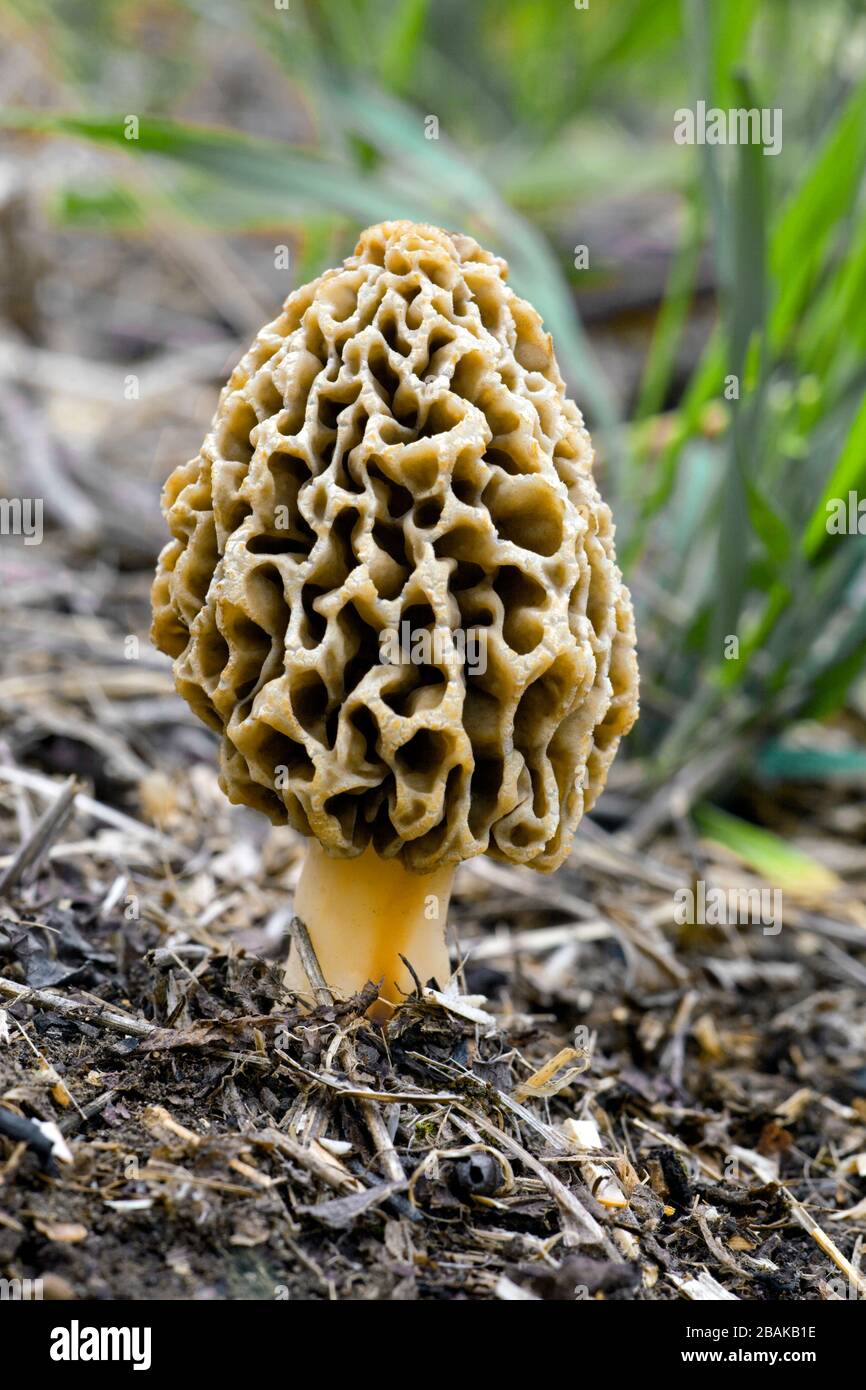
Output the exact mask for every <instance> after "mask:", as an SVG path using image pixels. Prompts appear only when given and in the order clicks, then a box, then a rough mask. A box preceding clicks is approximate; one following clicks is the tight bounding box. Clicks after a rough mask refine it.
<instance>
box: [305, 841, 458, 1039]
mask: <svg viewBox="0 0 866 1390" xmlns="http://www.w3.org/2000/svg"><path fill="white" fill-rule="evenodd" d="M453 878H454V866H453V865H452V864H449V865H446V866H445V867H444V868H441V869H436V870H434V872H433V873H430V874H415V873H410V872H409V870H408V869H405V868H404V867H403V865H402V863H401V862H400V860H399V859H380V857H379V855H378V854H376V852H375V851H374V850H373V849H366V850H364V852H363V854H361V855H359V856H358V857H357V858H355V859H337V858H335V857H334V856H332V855H329V854H326V853H325V851H324V850H323V849H322V847H321V845H319V844H318V842H317V841H315V840H313V841H312V842H311V844H310V847H309V849H308V850H307V858H306V860H305V862H304V867H303V869H302V870H301V877H300V879H299V881H298V886H297V889H296V891H295V912H296V914H297V916H298V917H300V919H301V921H302V922H303V923H304V925H305V926H306V928H307V931H308V932H309V935H310V940H311V942H312V945H313V949H314V951H315V953H316V956H317V958H318V961H319V965H320V966H321V969H322V974H323V975H324V977H325V980H326V982H327V984H328V986H329V987H330V988H331V989H332V990H333V992H334V994H335V995H337V996H341V997H347V996H349V995H352V994H356V993H357V992H358V990H360V989H361V988H363V986H364V985H365V984H366V983H367V981H368V980H372V981H374V983H379V982H380V981H381V983H379V1001H378V1003H377V1004H375V1005H374V1006H373V1008H372V1009H371V1010H370V1013H371V1015H373V1016H374V1017H378V1018H385V1017H388V1016H389V1015H390V1014H391V1012H392V1007H393V1005H394V1004H398V1003H400V1002H401V1001H402V1000H403V999H404V998H405V997H406V995H407V994H410V993H411V992H412V991H413V989H414V988H415V982H414V980H413V979H412V976H411V974H410V973H409V971H408V970H407V969H406V966H405V965H404V964H403V962H402V960H401V959H400V957H401V956H405V957H406V959H407V960H408V961H409V962H410V963H411V965H412V969H413V970H414V971H415V974H416V975H417V976H418V979H419V980H420V981H421V983H422V984H426V983H427V981H428V980H429V979H430V978H431V977H433V978H435V979H436V980H437V981H438V982H439V984H440V985H444V984H445V982H446V981H447V979H448V976H449V975H450V973H451V970H450V966H449V964H448V948H447V946H446V943H445V923H446V919H447V916H448V900H449V898H450V896H451V884H452V880H453ZM286 985H287V986H288V988H289V989H291V990H294V991H295V992H296V993H297V994H299V995H301V996H302V997H303V998H305V999H311V998H312V989H311V986H310V982H309V980H308V979H307V975H306V972H305V971H304V967H303V965H302V963H301V960H300V957H299V955H298V951H297V949H296V948H295V947H294V945H293V947H292V950H291V953H290V955H289V962H288V965H287V967H286Z"/></svg>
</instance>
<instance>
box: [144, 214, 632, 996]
mask: <svg viewBox="0 0 866 1390" xmlns="http://www.w3.org/2000/svg"><path fill="white" fill-rule="evenodd" d="M506 275H507V266H506V264H505V262H504V261H502V260H499V259H498V258H497V257H495V256H493V255H491V254H490V253H489V252H487V251H484V250H482V249H481V248H480V247H479V246H478V245H477V244H476V243H475V242H474V241H473V240H472V239H471V238H469V237H467V236H459V235H451V234H448V233H446V232H444V231H441V230H439V228H437V227H428V226H418V225H415V224H413V223H411V222H386V223H384V224H383V225H381V226H378V227H371V228H370V229H369V230H368V231H366V232H365V233H364V234H363V236H362V237H361V239H360V241H359V243H358V246H357V248H356V251H355V254H354V256H352V257H351V258H350V259H349V260H347V261H346V262H345V263H344V264H343V265H342V266H341V267H339V268H338V269H336V270H329V271H326V272H325V274H324V275H322V276H320V278H319V279H318V280H315V281H314V282H313V283H312V284H310V285H305V286H304V287H303V289H299V290H297V291H296V292H295V293H294V294H292V295H290V296H289V298H288V299H287V301H286V303H285V306H284V308H283V311H282V313H281V314H280V315H279V317H278V318H276V319H275V320H274V322H273V323H270V324H268V325H267V326H266V327H265V328H263V329H262V331H261V333H260V334H259V336H258V338H257V339H256V341H255V343H254V344H253V346H252V348H251V349H250V351H249V352H248V353H247V354H246V356H245V357H244V358H243V360H242V361H241V362H240V364H239V365H238V367H236V369H235V371H234V372H233V373H232V376H231V378H230V380H229V382H228V384H227V385H226V386H225V388H224V389H223V392H222V395H221V396H220V400H219V405H218V408H217V412H216V415H215V417H214V421H213V425H212V428H211V431H210V433H209V434H208V436H207V438H206V440H205V442H204V444H203V446H202V450H201V453H200V455H199V457H198V458H196V459H194V460H193V461H192V462H190V463H188V464H185V465H184V466H182V467H180V468H178V469H176V471H175V472H174V473H173V474H172V476H171V478H170V479H169V481H168V483H167V485H166V489H165V494H164V509H165V512H166V516H167V519H168V523H169V527H170V529H171V533H172V536H173V539H172V540H171V541H170V543H169V544H168V545H167V546H166V548H165V549H164V551H163V552H162V555H161V556H160V560H159V568H158V571H157V576H156V580H155V583H154V589H153V609H154V620H153V637H154V640H155V642H156V644H157V645H158V646H159V647H161V648H162V650H163V651H165V652H168V653H169V654H170V655H171V656H172V657H173V658H174V672H175V678H176V681H177V686H178V689H179V691H180V692H181V694H182V695H184V697H185V698H186V699H187V700H188V702H189V704H190V706H191V707H192V709H193V710H194V711H195V712H196V714H198V715H199V716H200V718H201V719H203V720H204V722H205V723H206V724H209V725H210V726H211V727H212V728H213V729H215V730H216V731H217V732H218V733H219V734H220V737H221V745H220V749H221V784H222V786H223V788H224V790H225V791H226V793H227V794H228V796H229V799H230V800H231V801H233V802H239V803H244V804H246V805H248V806H253V807H256V808H257V809H259V810H261V811H263V812H264V813H265V814H266V815H267V816H269V817H270V819H271V820H272V821H274V822H275V823H277V824H285V823H288V824H289V825H291V826H293V827H294V828H295V829H296V830H298V831H300V832H301V834H303V835H305V836H309V837H312V842H311V846H310V848H309V850H308V854H307V858H306V861H305V865H304V868H303V870H302V873H301V878H300V882H299V884H298V889H297V894H296V911H297V913H298V915H299V916H300V917H301V918H302V919H303V921H304V922H305V924H306V927H307V929H308V931H309V933H310V937H311V940H312V944H313V947H314V949H315V952H316V955H317V957H318V960H319V963H320V965H321V967H322V971H323V973H324V976H325V979H326V980H327V982H328V984H329V986H331V987H332V988H333V989H334V990H335V991H337V992H338V993H343V994H351V993H353V992H355V991H356V990H358V989H360V988H361V987H362V986H363V985H364V984H365V982H366V981H368V980H373V981H376V982H378V981H381V985H380V999H381V1001H383V1006H384V1004H392V1003H395V1002H398V1001H399V1000H400V999H401V998H402V997H404V995H405V992H407V991H409V990H411V989H412V988H413V975H412V973H411V972H410V971H409V970H408V969H407V968H406V966H405V964H404V963H403V960H401V957H403V958H405V960H406V961H408V962H409V964H410V965H411V967H412V971H413V972H414V976H415V977H417V978H418V979H420V980H421V981H422V982H426V981H427V980H429V979H430V978H431V977H435V978H436V979H437V980H438V981H439V983H440V984H444V982H445V980H446V978H447V976H448V974H449V965H448V954H447V950H446V945H445V918H446V912H447V907H448V898H449V894H450V885H451V879H452V876H453V872H454V869H455V867H456V865H457V864H459V863H460V862H461V861H462V860H465V859H469V858H470V857H472V856H473V855H476V854H490V855H493V856H494V857H496V858H498V859H503V860H507V861H509V862H510V863H513V864H528V865H531V866H532V867H533V868H536V869H542V870H545V871H549V870H552V869H556V868H557V867H558V866H559V865H560V864H561V863H562V862H563V860H564V859H565V858H566V857H567V855H568V853H569V849H570V846H571V842H572V839H573V836H574V832H575V829H576V827H577V824H578V822H579V821H580V818H581V816H582V815H583V813H584V811H586V810H588V809H589V808H590V807H591V806H592V805H593V803H594V801H595V800H596V798H597V797H598V795H599V793H600V791H601V790H602V788H603V786H604V783H605V780H606V777H607V771H608V768H609V767H610V764H611V761H612V759H613V757H614V754H615V752H616V749H617V745H618V744H619V740H620V737H621V736H622V735H623V734H625V733H627V732H628V730H629V729H630V728H631V726H632V724H633V722H634V720H635V718H636V715H637V662H636V657H635V633H634V621H633V616H632V607H631V601H630V598H629V593H628V590H627V589H626V588H625V586H624V584H623V582H622V576H621V574H620V572H619V570H618V568H617V565H616V559H615V555H614V546H613V525H612V522H611V515H610V511H609V509H608V508H607V506H606V505H605V504H604V503H603V502H602V500H601V498H600V497H599V494H598V491H597V489H596V486H595V483H594V481H593V478H592V451H591V444H590V440H589V436H588V434H587V432H586V430H585V428H584V425H583V420H582V417H581V415H580V412H579V410H578V409H577V407H576V406H575V405H574V404H573V403H572V402H571V401H570V400H569V399H568V398H567V397H566V395H565V390H564V386H563V382H562V378H561V376H560V373H559V369H558V367H557V363H556V359H555V357H554V354H553V348H552V343H551V339H550V335H549V334H547V333H545V332H544V330H543V328H542V325H541V320H540V318H539V316H538V314H537V313H536V312H535V310H534V309H533V308H532V307H531V306H530V305H529V304H527V303H526V302H525V301H524V300H522V299H519V298H518V297H517V296H516V295H515V294H514V293H513V291H512V290H511V289H510V288H509V287H508V285H507V284H506ZM287 979H288V982H289V983H290V985H291V987H292V988H294V989H296V990H298V991H299V992H300V993H301V994H304V995H307V996H309V995H310V993H311V989H310V983H309V981H308V980H307V978H306V975H305V973H304V971H303V968H302V967H301V964H300V962H299V961H298V959H297V953H296V951H294V950H293V951H292V952H291V956H290V964H289V968H288V972H287Z"/></svg>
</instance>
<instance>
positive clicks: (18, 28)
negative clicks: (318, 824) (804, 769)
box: [3, 0, 866, 781]
mask: <svg viewBox="0 0 866 1390" xmlns="http://www.w3.org/2000/svg"><path fill="white" fill-rule="evenodd" d="M5 9H6V13H7V17H8V18H9V19H10V20H11V23H12V30H13V36H17V38H18V40H19V41H21V42H24V43H30V44H34V45H36V46H37V47H39V48H40V49H43V50H44V49H45V47H46V46H47V47H48V49H49V60H50V66H51V69H52V72H53V74H54V75H55V77H56V83H57V99H56V101H55V102H53V103H52V109H49V107H48V106H46V105H43V106H41V107H40V109H39V110H38V111H35V110H32V109H31V110H24V111H22V110H21V109H17V110H15V111H9V112H6V113H5V115H4V118H3V119H4V121H5V123H6V124H7V125H9V126H17V127H19V128H25V129H30V130H33V131H43V132H50V133H67V134H71V135H75V136H78V137H84V138H86V139H87V140H89V141H91V142H95V143H98V144H100V145H103V146H114V147H115V148H117V149H121V150H123V151H124V153H125V154H126V155H127V156H128V173H124V172H123V171H122V169H119V168H118V163H117V161H116V160H114V161H113V162H112V165H111V171H112V172H111V174H110V176H109V175H108V174H106V177H105V180H104V182H103V183H102V184H101V185H98V184H93V185H92V186H80V185H72V186H70V187H67V188H66V189H65V190H64V196H63V201H62V203H61V207H62V209H63V213H64V215H65V216H66V218H67V219H68V221H69V222H70V224H71V225H80V224H81V223H82V222H86V221H87V220H88V219H90V220H94V219H96V220H99V221H100V222H101V223H102V224H103V225H105V224H109V225H112V226H114V227H116V228H117V229H118V230H119V231H121V232H122V231H123V229H124V228H125V227H126V226H127V225H128V221H129V216H130V209H131V208H134V209H135V210H136V215H137V216H138V217H140V218H144V219H146V218H147V216H148V214H149V211H151V207H150V202H149V192H148V189H149V187H150V185H149V184H148V183H144V184H142V183H140V182H139V181H138V180H137V177H136V166H135V161H136V160H138V161H142V160H144V161H146V162H147V164H148V167H149V168H153V169H158V170H159V171H160V172H159V189H160V198H159V205H160V215H162V213H164V208H165V205H166V203H167V202H168V203H170V205H171V207H172V208H173V210H174V211H175V213H176V214H177V215H178V216H180V217H183V218H187V219H190V220H192V221H195V222H198V223H199V224H201V225H205V224H207V225H208V226H210V227H211V228H212V229H216V230H217V231H219V232H226V233H228V232H232V233H238V232H243V231H245V230H251V229H256V228H259V229H260V228H262V227H269V226H273V225H278V226H280V227H283V228H285V227H289V228H291V229H292V230H293V231H294V233H295V234H296V235H297V237H298V238H299V243H300V248H301V256H300V263H299V265H298V267H297V269H298V278H299V280H303V279H305V278H309V277H310V276H311V275H312V274H314V273H317V272H318V271H319V270H321V269H322V268H323V267H324V265H325V264H330V263H333V262H334V260H335V259H339V258H340V257H341V256H343V255H345V254H346V253H347V251H348V250H349V249H350V247H351V245H352V244H353V241H354V237H355V234H356V232H357V230H358V229H359V227H360V226H361V225H363V224H365V223H368V222H372V221H378V220H381V219H383V218H386V217H391V216H411V217H415V218H421V219H425V220H431V221H435V222H439V223H442V224H443V225H445V226H450V227H459V228H461V229H465V230H469V231H471V232H473V233H474V234H475V235H477V236H478V238H479V239H480V240H481V241H482V242H483V243H484V244H486V245H489V246H490V247H491V248H492V249H493V250H495V251H496V252H498V253H500V254H502V255H504V256H505V257H506V258H507V259H508V260H509V263H510V265H511V272H512V280H513V282H514V284H515V287H516V288H517V289H518V290H519V291H520V292H521V293H523V294H525V295H526V297H527V298H529V299H530V300H532V301H533V302H534V303H535V304H536V305H537V307H538V308H539V310H540V311H541V312H542V313H543V315H544V318H545V321H546V323H547V326H548V327H549V328H550V329H551V331H552V332H553V335H554V339H555V342H556V345H557V352H558V356H559V360H560V364H561V366H562V369H563V372H564V374H565V375H566V377H567V379H568V381H569V383H570V385H571V388H572V390H573V392H574V394H575V396H576V397H577V399H578V402H579V403H580V404H581V406H582V407H583V408H584V409H585V411H586V412H587V414H588V416H589V418H590V420H591V423H592V425H593V428H594V437H595V439H596V442H597V445H598V448H599V453H600V456H601V462H602V466H603V468H604V472H605V478H604V483H605V490H606V493H607V494H608V495H609V496H610V497H611V501H612V503H613V505H614V509H615V513H616V517H617V522H618V544H619V549H620V554H621V557H622V560H623V563H624V567H625V569H626V572H627V576H628V577H629V579H630V580H631V581H632V582H633V584H634V589H635V594H636V599H637V607H638V625H639V636H640V641H641V652H642V661H641V665H642V673H643V687H644V692H645V699H644V717H643V719H642V721H641V724H640V726H639V730H638V732H637V735H636V741H637V744H638V746H639V747H640V748H641V749H642V751H643V752H644V753H646V754H648V755H649V766H650V768H651V772H652V775H653V776H654V777H656V778H657V779H658V780H659V781H661V780H663V779H665V778H668V777H670V776H671V775H672V774H675V773H676V772H677V771H678V770H679V769H681V768H683V767H684V766H685V765H686V764H688V763H690V762H691V761H693V760H695V759H701V758H702V757H712V755H713V754H714V753H715V752H717V751H718V749H719V748H720V747H724V746H725V745H727V746H729V747H730V748H731V749H732V750H734V749H735V748H737V747H741V746H742V740H743V739H744V738H745V739H746V741H749V740H759V739H763V737H764V736H765V735H766V734H769V733H773V732H777V731H778V730H779V729H781V728H783V727H784V726H785V725H786V724H787V723H788V722H790V721H791V720H793V719H795V718H800V717H803V716H810V715H814V716H821V717H826V716H827V715H829V714H833V713H834V712H836V711H838V710H839V709H840V708H841V706H842V705H843V704H844V702H845V701H846V699H847V698H848V697H849V693H850V691H851V689H852V686H853V684H854V683H855V682H856V681H857V680H858V679H859V678H861V677H862V672H863V668H864V665H866V535H862V536H861V535H857V534H852V535H846V536H830V535H828V534H827V529H826V524H825V523H826V503H827V500H828V499H829V498H831V497H835V496H840V495H843V496H844V495H847V493H848V491H849V490H853V491H857V490H859V493H860V495H861V496H862V495H866V394H864V392H866V358H864V347H866V312H864V304H866V221H864V218H863V216H862V213H863V190H864V171H866V14H864V6H863V4H862V3H854V2H853V0H823V3H822V4H821V5H814V4H812V3H811V0H763V3H762V2H761V0H686V2H685V3H680V2H679V0H616V4H609V3H601V2H600V0H590V4H589V7H588V8H587V9H578V8H577V7H576V6H575V5H574V4H572V3H570V0H474V3H472V4H466V3H465V0H320V2H319V3H312V0H310V2H309V3H304V0H289V4H288V8H286V9H282V8H277V5H276V4H274V3H272V0H156V3H152V4H149V5H147V6H142V5H140V3H138V0H5ZM227 54H233V55H234V56H235V58H236V60H237V61H236V66H234V67H233V66H232V64H231V63H229V62H227V60H226V55H227ZM217 55H218V56H219V62H220V69H219V71H220V80H221V81H222V80H223V79H224V80H225V81H226V83H227V87H226V89H225V90H222V89H219V91H218V93H217V94H216V95H215V93H214V90H213V85H211V86H210V87H209V85H208V84H209V80H210V73H209V66H210V65H211V64H212V63H214V62H216V60H217ZM239 74H240V75H239ZM250 74H256V75H258V76H259V78H260V81H256V80H252V81H251V78H250ZM220 94H221V96H222V100H223V106H222V109H221V110H219V109H218V115H217V118H214V117H213V115H212V112H213V108H214V103H216V106H217V108H219V101H220ZM698 98H702V99H704V100H705V101H706V102H707V103H708V105H714V104H715V105H718V106H721V107H723V108H728V107H732V106H738V107H739V106H758V107H770V108H781V109H782V111H783V117H784V126H783V133H784V147H783V151H782V153H781V154H780V155H779V156H778V157H776V158H768V157H765V156H764V155H763V153H762V151H761V149H760V148H759V147H757V146H754V145H743V146H738V147H734V148H725V147H719V146H716V147H711V146H703V147H682V146H678V145H676V144H675V143H674V140H673V124H674V112H675V111H676V109H677V108H679V107H682V106H693V105H694V103H695V101H696V100H697V99H698ZM202 109H204V110H205V113H206V116H207V118H208V119H207V124H203V123H201V119H200V117H201V112H202ZM129 112H135V113H137V114H138V115H139V116H140V120H141V128H140V138H139V139H138V140H137V141H134V142H132V141H128V140H126V139H125V138H124V130H123V115H124V114H125V113H129ZM430 114H435V116H436V117H437V118H438V121H439V129H440V138H439V139H438V140H431V139H428V138H426V135H425V125H424V121H425V117H426V116H428V115H430ZM647 193H654V194H658V195H663V197H665V198H666V199H668V200H669V201H670V203H671V204H672V206H674V207H675V208H676V209H677V211H678V214H679V215H678V224H679V226H680V234H679V244H678V245H676V246H674V247H672V248H671V250H672V253H673V254H672V258H671V265H670V271H669V275H668V282H667V290H666V296H665V298H664V302H663V303H662V305H661V308H660V311H659V313H658V314H657V316H656V320H655V325H654V329H653V332H652V337H651V344H650V349H649V352H648V354H647V358H646V361H645V362H644V364H643V368H642V375H641V384H640V389H639V392H638V398H637V402H636V406H635V409H634V411H633V412H632V419H631V420H630V421H623V420H622V419H621V418H619V413H618V406H617V393H616V392H615V391H614V390H612V389H611V383H610V382H609V381H608V380H607V378H606V375H605V372H604V371H603V370H602V368H601V366H600V365H599V361H598V360H597V357H596V354H595V352H594V351H593V349H592V347H591V346H590V343H589V341H588V339H587V335H586V333H585V331H584V329H583V327H582V325H581V323H580V320H579V317H578V314H577V312H576V308H575V299H574V292H573V282H574V278H575V274H574V270H573V268H572V267H571V262H570V250H569V246H570V242H569V236H570V235H572V233H571V231H570V229H571V228H573V226H574V224H575V219H576V218H577V217H579V215H580V214H581V212H582V211H583V210H584V209H586V208H587V207H592V206H597V205H599V203H603V202H604V200H605V199H617V200H625V199H629V198H635V199H637V198H639V197H641V196H643V195H646V194H647ZM707 246H708V247H709V248H710V252H711V256H712V264H713V269H714V282H715V285H716V293H717V303H718V316H717V323H716V327H715V330H714V332H713V334H712V336H711V338H710V341H709V343H708V345H707V347H706V349H705V350H704V352H703V355H702V356H700V357H699V359H698V360H696V361H695V362H694V366H693V370H692V373H691V376H690V379H689V381H688V382H687V384H686V386H685V389H684V390H682V391H681V392H679V393H678V395H677V396H676V400H675V405H674V407H673V408H672V409H667V410H665V411H664V413H662V411H663V407H664V406H665V404H666V402H668V401H669V397H670V388H671V383H672V380H673V375H674V365H675V362H676V360H677V355H678V353H679V351H680V349H681V345H682V335H683V333H684V332H685V331H686V328H687V325H688V322H689V316H690V311H691V308H692V305H693V300H694V293H695V287H696V282H697V275H698V267H699V264H700V261H701V255H702V252H703V251H705V248H706V247H707ZM732 377H736V378H737V380H738V383H739V391H738V394H735V395H734V396H733V398H731V399H728V398H727V397H728V395H730V391H728V392H727V393H726V390H725V386H726V382H728V383H729V382H730V379H731V378H732ZM732 637H737V638H738V640H739V655H738V657H737V658H736V659H730V652H731V642H730V639H731V638H732ZM779 756H783V754H780V753H779V751H778V748H777V751H776V757H777V758H778V757H779Z"/></svg>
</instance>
